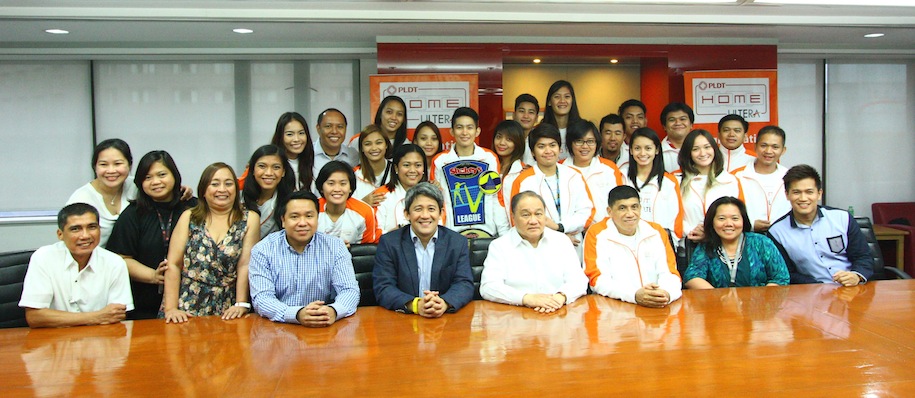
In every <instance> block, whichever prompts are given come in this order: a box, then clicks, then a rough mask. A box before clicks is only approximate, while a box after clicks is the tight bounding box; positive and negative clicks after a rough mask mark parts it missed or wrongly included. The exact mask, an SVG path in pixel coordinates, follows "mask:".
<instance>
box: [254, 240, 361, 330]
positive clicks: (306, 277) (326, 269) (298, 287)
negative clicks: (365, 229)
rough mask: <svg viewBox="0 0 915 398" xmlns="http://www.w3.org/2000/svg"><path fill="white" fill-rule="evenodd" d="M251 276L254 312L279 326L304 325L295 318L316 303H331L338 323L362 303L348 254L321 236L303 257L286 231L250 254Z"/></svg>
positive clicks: (303, 253)
mask: <svg viewBox="0 0 915 398" xmlns="http://www.w3.org/2000/svg"><path fill="white" fill-rule="evenodd" d="M248 272H249V279H250V282H251V301H252V304H253V305H254V310H255V311H257V313H258V314H260V315H261V316H263V317H265V318H268V319H270V320H271V321H274V322H286V323H299V321H298V319H297V318H296V314H298V312H299V310H301V309H302V307H304V306H306V305H308V303H310V302H312V301H317V300H320V301H324V302H325V303H330V304H328V305H330V306H331V307H333V309H334V310H335V311H336V312H337V319H338V320H339V319H341V318H344V317H347V316H350V315H352V314H354V313H355V312H356V306H357V305H358V304H359V284H358V283H357V282H356V274H355V272H354V271H353V259H352V256H351V255H350V253H349V250H347V249H346V246H345V245H344V243H343V241H342V240H340V239H337V238H335V237H332V236H329V235H325V234H323V233H320V232H317V233H315V236H314V238H313V239H312V240H311V242H309V243H308V245H306V246H305V250H303V251H302V253H298V252H296V251H295V249H293V248H292V246H290V245H289V242H287V241H286V231H284V230H280V231H277V232H274V233H271V234H269V235H267V236H265V237H264V239H262V240H261V241H260V242H258V243H257V244H256V245H254V247H253V248H252V249H251V260H250V262H249V264H248Z"/></svg>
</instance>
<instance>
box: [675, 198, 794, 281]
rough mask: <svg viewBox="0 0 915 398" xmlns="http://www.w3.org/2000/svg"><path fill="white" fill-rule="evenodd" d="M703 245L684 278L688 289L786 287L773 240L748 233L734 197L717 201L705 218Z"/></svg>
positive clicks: (782, 262) (781, 260)
mask: <svg viewBox="0 0 915 398" xmlns="http://www.w3.org/2000/svg"><path fill="white" fill-rule="evenodd" d="M704 225H705V227H704V229H705V231H706V234H705V238H704V239H702V244H700V245H699V247H698V248H697V249H696V250H694V251H693V258H692V259H691V260H690V262H689V267H688V268H687V269H686V272H685V273H684V275H683V280H685V281H686V287H688V288H690V289H713V288H717V287H744V286H778V285H787V284H788V282H789V280H790V278H789V276H788V267H787V265H785V260H784V258H783V257H782V255H781V253H780V252H779V251H778V248H776V247H775V244H774V243H772V240H771V239H769V238H768V237H766V236H763V235H760V234H757V233H753V232H750V231H751V229H752V227H751V226H750V218H749V217H748V216H747V208H746V206H744V204H743V202H742V201H741V200H739V199H737V198H735V197H733V196H725V197H721V198H718V199H716V200H715V201H714V202H712V205H711V206H709V209H708V214H706V215H705V222H704Z"/></svg>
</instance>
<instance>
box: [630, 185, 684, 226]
mask: <svg viewBox="0 0 915 398" xmlns="http://www.w3.org/2000/svg"><path fill="white" fill-rule="evenodd" d="M624 175H625V174H624ZM663 178H664V181H663V182H662V183H661V186H658V177H657V176H655V177H652V178H651V179H650V180H649V181H648V183H647V184H645V186H644V187H636V183H635V182H634V181H630V180H629V177H626V185H628V186H630V187H633V188H636V189H638V190H639V199H640V200H641V204H642V219H643V220H645V221H648V222H653V223H656V224H658V225H660V226H661V227H663V228H664V229H667V230H670V231H671V232H673V233H674V235H676V236H677V238H679V239H682V238H683V197H682V196H681V194H680V183H679V182H678V181H677V178H676V177H674V175H673V174H671V173H664V177H663Z"/></svg>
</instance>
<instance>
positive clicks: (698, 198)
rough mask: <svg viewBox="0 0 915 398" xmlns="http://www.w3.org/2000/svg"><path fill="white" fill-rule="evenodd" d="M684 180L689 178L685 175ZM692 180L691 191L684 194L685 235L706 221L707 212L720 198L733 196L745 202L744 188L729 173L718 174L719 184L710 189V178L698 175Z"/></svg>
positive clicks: (688, 190) (716, 178)
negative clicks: (708, 183) (708, 182)
mask: <svg viewBox="0 0 915 398" xmlns="http://www.w3.org/2000/svg"><path fill="white" fill-rule="evenodd" d="M683 178H687V176H686V175H684V176H683ZM690 178H691V181H690V184H689V189H687V190H686V192H684V193H683V212H684V213H683V231H684V233H687V234H688V233H689V232H690V231H692V230H693V228H696V226H697V225H700V224H702V223H703V222H704V221H705V211H706V210H708V207H709V206H711V205H712V202H714V201H715V200H717V199H718V198H722V197H725V196H733V197H735V198H737V199H740V201H742V202H744V198H743V188H741V186H740V181H738V180H737V177H734V176H733V175H731V174H730V173H728V172H727V171H722V172H721V174H718V176H716V177H715V180H716V181H717V183H716V184H715V185H714V186H712V187H711V188H709V189H706V188H705V183H706V181H707V180H708V177H706V176H704V175H701V176H699V175H697V176H692V177H690ZM682 185H683V184H681V188H682ZM681 191H682V189H681ZM744 203H746V202H744Z"/></svg>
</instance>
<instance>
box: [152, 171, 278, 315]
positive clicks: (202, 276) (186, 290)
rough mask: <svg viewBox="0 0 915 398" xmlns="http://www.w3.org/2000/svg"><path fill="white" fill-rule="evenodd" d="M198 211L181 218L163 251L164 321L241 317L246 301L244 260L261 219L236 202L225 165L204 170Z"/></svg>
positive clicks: (231, 174)
mask: <svg viewBox="0 0 915 398" xmlns="http://www.w3.org/2000/svg"><path fill="white" fill-rule="evenodd" d="M197 195H199V196H200V200H199V201H198V203H197V206H194V207H193V208H192V209H189V210H187V211H185V212H184V213H182V214H181V218H179V219H178V224H177V225H176V226H175V231H174V233H173V234H172V239H171V242H170V243H169V246H168V264H167V267H168V268H167V269H166V270H165V298H164V302H163V314H162V315H164V317H165V322H166V323H170V322H174V323H181V322H186V321H187V320H188V317H191V316H206V315H222V318H223V319H234V318H238V317H241V316H242V315H244V314H245V313H246V312H248V310H250V309H251V304H250V302H249V301H248V259H249V257H250V255H251V247H252V246H254V244H255V243H256V242H257V240H258V238H259V227H260V217H258V215H257V213H256V212H253V211H250V210H245V209H244V208H242V206H241V201H240V200H239V194H238V186H237V185H236V176H235V172H233V171H232V168H231V167H229V165H227V164H225V163H221V162H220V163H213V164H211V165H209V166H207V168H206V169H204V170H203V174H202V175H201V176H200V183H198V184H197Z"/></svg>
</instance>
